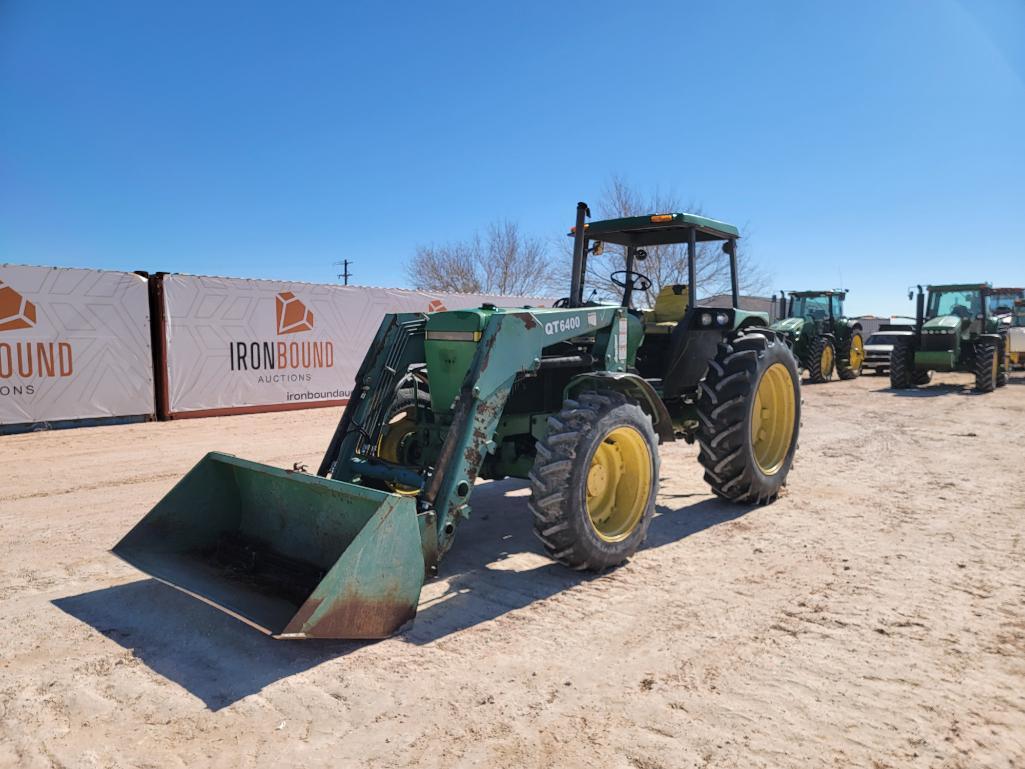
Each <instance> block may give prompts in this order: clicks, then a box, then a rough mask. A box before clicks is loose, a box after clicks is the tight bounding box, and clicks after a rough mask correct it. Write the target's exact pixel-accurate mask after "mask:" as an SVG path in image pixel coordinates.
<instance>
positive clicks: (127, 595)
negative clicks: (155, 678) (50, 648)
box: [52, 480, 753, 711]
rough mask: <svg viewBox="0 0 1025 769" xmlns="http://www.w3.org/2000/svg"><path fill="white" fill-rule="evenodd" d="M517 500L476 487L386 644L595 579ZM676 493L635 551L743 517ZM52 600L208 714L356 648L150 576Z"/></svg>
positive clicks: (498, 488) (507, 485) (443, 631)
mask: <svg viewBox="0 0 1025 769" xmlns="http://www.w3.org/2000/svg"><path fill="white" fill-rule="evenodd" d="M527 495H528V491H527V486H526V484H525V483H524V482H523V481H518V480H516V481H513V480H507V481H497V482H491V483H486V484H482V485H480V486H478V487H477V489H476V490H475V492H474V503H475V504H474V514H473V516H472V518H471V519H470V520H469V521H468V522H466V523H465V524H464V525H463V526H462V527H461V529H460V532H459V535H458V537H457V539H456V543H455V545H454V547H453V549H452V550H451V551H450V552H449V553H448V555H447V556H446V557H445V560H444V561H442V564H441V575H440V579H439V580H436V581H430V582H428V583H427V584H426V585H425V587H424V597H422V598H421V602H420V607H419V611H418V614H417V618H416V621H415V622H414V623H413V624H412V625H411V626H409V627H407V629H405V630H404V631H403V632H400V633H399V635H398V636H397V640H399V641H404V642H406V643H412V644H417V645H424V644H430V643H432V642H434V641H437V640H439V639H441V638H444V637H446V636H448V635H451V634H453V633H458V632H460V631H462V630H465V629H467V628H471V627H473V626H475V625H479V624H481V623H485V622H488V621H490V620H493V619H495V618H497V617H500V616H502V615H503V614H506V613H508V612H511V611H515V610H517V609H521V608H523V607H525V606H528V605H530V604H532V603H535V602H538V601H543V600H545V599H547V598H550V597H552V596H555V595H557V594H559V593H562V592H565V591H567V590H570V589H572V588H573V587H575V586H578V585H580V584H582V583H584V582H588V581H590V580H594V579H601V575H597V574H591V573H587V572H574V571H571V570H569V569H567V568H565V567H563V566H560V565H559V564H556V563H553V562H551V561H550V560H549V559H548V558H547V556H546V555H545V554H544V551H543V549H542V547H541V544H540V542H538V540H537V539H536V538H535V537H534V536H533V531H532V523H531V517H530V514H529V512H528V511H527V506H526V501H527ZM688 496H690V495H683V496H682V497H681V496H676V497H673V496H665V495H663V496H662V497H661V500H662V501H663V502H666V503H667V504H665V505H659V506H658V508H657V510H656V514H655V518H654V520H653V521H652V523H651V528H650V529H649V531H648V539H647V542H646V544H645V546H644V547H645V549H648V548H656V547H662V546H664V545H667V544H670V543H672V542H677V541H680V540H682V539H685V538H686V537H689V536H691V535H693V534H696V533H698V532H700V531H703V530H705V529H708V528H711V527H713V526H716V525H718V524H720V523H724V522H726V521H730V520H733V519H735V518H738V517H740V516H742V515H744V514H745V513H747V512H748V511H749V510H751V509H753V508H752V507H749V506H742V505H730V504H726V503H724V502H721V501H719V500H715V499H708V498H702V499H701V500H700V501H698V502H688V501H687V497H688ZM695 496H699V495H695ZM700 496H702V497H704V495H700ZM640 555H643V550H642V551H641V554H640ZM513 558H516V559H517V560H518V561H523V560H524V558H526V560H527V562H528V565H529V562H530V561H534V560H536V561H538V562H539V563H540V565H538V566H535V567H533V568H525V569H524V568H516V567H515V566H513V565H512V564H511V559H513ZM432 587H433V588H434V589H433V590H432ZM439 588H441V589H439ZM52 603H53V605H54V606H55V607H56V608H58V609H60V610H61V611H63V612H65V613H67V614H68V615H70V616H72V617H74V618H76V619H78V620H80V621H81V622H84V623H85V624H87V625H90V626H91V627H93V628H94V629H96V630H97V631H98V632H99V633H101V634H103V635H104V636H106V637H107V638H109V639H110V640H112V641H114V642H115V643H117V644H118V645H120V646H122V647H124V648H125V649H128V650H130V651H131V652H132V654H133V655H134V656H135V658H136V659H138V660H139V661H141V662H142V663H144V664H145V665H146V666H147V667H149V668H150V669H151V670H152V671H153V672H155V673H157V674H158V675H160V676H162V677H164V678H166V679H168V680H170V681H173V682H174V683H176V684H178V685H179V686H181V687H182V688H183V689H185V690H186V691H188V692H189V693H190V694H192V695H193V696H195V697H197V698H198V699H200V700H201V701H202V702H203V703H204V704H205V705H206V706H207V707H208V708H209V709H210V710H212V711H217V710H220V709H222V708H225V707H228V706H229V705H231V704H233V703H235V702H237V701H238V700H240V699H242V698H244V697H247V696H249V695H250V694H255V693H257V692H259V691H261V690H262V689H264V688H265V687H266V686H269V685H271V684H273V683H275V682H276V681H280V680H282V679H284V678H288V677H290V676H293V675H295V674H297V673H301V672H303V671H306V670H309V669H311V668H314V667H316V666H318V665H320V664H322V663H324V662H328V661H330V660H334V659H338V658H341V657H345V656H346V655H347V654H349V653H350V652H352V651H355V650H357V649H360V648H362V647H364V646H366V645H368V642H366V641H294V642H289V641H277V640H274V639H272V638H270V637H269V636H266V635H264V634H262V633H260V632H259V631H257V630H254V629H253V628H251V627H249V626H248V625H246V624H244V623H242V622H240V621H238V620H236V619H234V618H232V617H230V616H229V615H227V614H224V613H223V612H221V611H219V610H218V609H214V608H213V607H211V606H209V605H208V604H206V603H204V602H202V601H199V600H196V599H195V598H192V597H190V596H188V595H186V594H184V593H182V592H180V591H178V590H176V589H174V588H171V587H168V586H167V585H164V584H163V583H162V582H159V581H157V580H155V579H142V580H138V581H135V582H130V583H127V584H123V585H116V586H114V587H108V588H103V589H100V590H94V591H91V592H87V593H81V594H78V595H72V596H67V597H65V598H58V599H55V600H54V601H53V602H52ZM393 642H394V641H393ZM369 643H379V642H369Z"/></svg>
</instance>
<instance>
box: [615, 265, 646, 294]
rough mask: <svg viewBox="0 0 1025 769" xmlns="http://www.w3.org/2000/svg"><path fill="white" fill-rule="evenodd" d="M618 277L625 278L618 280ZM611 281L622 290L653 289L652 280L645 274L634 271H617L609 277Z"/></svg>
mask: <svg viewBox="0 0 1025 769" xmlns="http://www.w3.org/2000/svg"><path fill="white" fill-rule="evenodd" d="M617 275H622V276H623V277H622V278H617V277H616V276H617ZM609 280H611V281H612V282H613V283H615V284H616V285H617V286H619V287H620V288H632V289H633V290H634V291H647V290H648V289H649V288H651V278H649V277H648V276H647V275H645V274H644V273H641V272H634V271H633V270H616V271H615V272H614V273H612V274H611V275H609ZM627 281H629V282H627Z"/></svg>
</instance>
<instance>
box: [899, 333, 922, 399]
mask: <svg viewBox="0 0 1025 769" xmlns="http://www.w3.org/2000/svg"><path fill="white" fill-rule="evenodd" d="M916 373H917V372H916V371H915V348H914V347H912V346H911V341H910V340H908V339H898V340H897V341H896V342H895V343H894V345H893V349H892V350H890V387H892V388H893V389H894V390H907V389H909V388H911V387H914V386H915V385H917V384H918V382H917V381H916V379H915V374H916ZM926 373H927V374H928V372H926Z"/></svg>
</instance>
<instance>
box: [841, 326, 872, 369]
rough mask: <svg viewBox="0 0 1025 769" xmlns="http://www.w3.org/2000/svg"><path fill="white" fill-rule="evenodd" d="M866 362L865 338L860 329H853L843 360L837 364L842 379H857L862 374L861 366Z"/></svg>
mask: <svg viewBox="0 0 1025 769" xmlns="http://www.w3.org/2000/svg"><path fill="white" fill-rule="evenodd" d="M864 364H865V340H864V339H862V337H861V332H860V331H852V332H851V338H850V339H849V340H848V342H847V347H846V349H845V350H844V353H843V356H842V360H841V362H840V364H839V366H837V372H838V373H839V374H840V378H841V379H845V380H847V379H857V378H858V377H859V376H861V367H862V366H863V365H864Z"/></svg>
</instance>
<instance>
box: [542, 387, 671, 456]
mask: <svg viewBox="0 0 1025 769" xmlns="http://www.w3.org/2000/svg"><path fill="white" fill-rule="evenodd" d="M589 387H594V388H597V389H607V390H615V391H617V392H621V393H623V395H626V396H627V397H629V398H633V399H634V400H636V401H637V402H638V403H639V404H640V407H641V409H643V411H644V413H645V414H647V415H648V416H650V417H651V423H652V426H653V427H654V428H655V432H656V433H658V438H659V443H668V442H669V441H674V440H676V434H675V433H674V432H673V420H672V417H670V416H669V410H668V409H667V408H666V404H665V403H663V402H662V399H661V398H660V397H658V393H657V392H655V388H654V387H652V386H651V384H649V383H648V382H647V381H646V380H645V379H644V378H643V377H641V376H638V375H637V374H632V373H630V372H627V371H589V372H587V373H586V374H577V375H576V376H575V377H573V378H572V379H570V380H569V383H568V384H567V385H566V387H565V389H564V390H563V391H562V394H563V398H572V397H573V396H574V395H575V394H576V393H579V392H580V391H581V390H584V389H588V388H589Z"/></svg>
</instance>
